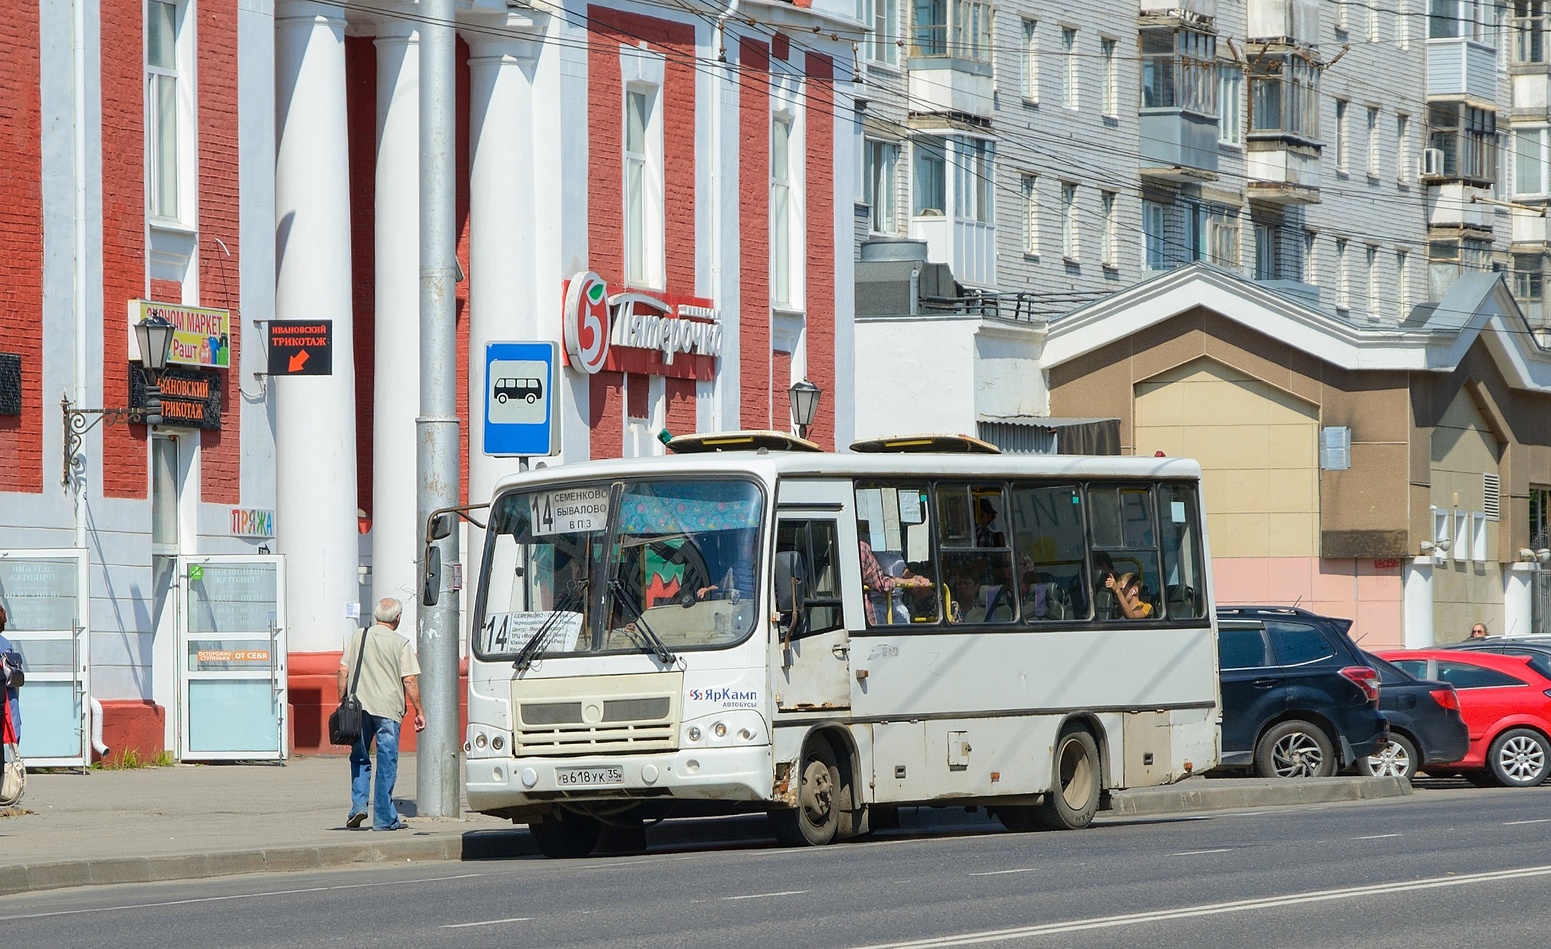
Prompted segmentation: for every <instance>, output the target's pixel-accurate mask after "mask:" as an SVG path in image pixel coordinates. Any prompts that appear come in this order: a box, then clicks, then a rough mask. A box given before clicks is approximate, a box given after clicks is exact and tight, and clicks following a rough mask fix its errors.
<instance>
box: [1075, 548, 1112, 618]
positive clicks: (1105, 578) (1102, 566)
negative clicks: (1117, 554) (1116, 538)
mask: <svg viewBox="0 0 1551 949" xmlns="http://www.w3.org/2000/svg"><path fill="white" fill-rule="evenodd" d="M1114 577H1115V562H1114V561H1113V560H1111V559H1110V556H1109V554H1107V553H1104V552H1103V551H1100V552H1098V553H1096V554H1094V555H1093V588H1092V591H1091V592H1090V590H1089V588H1088V585H1087V583H1086V582H1084V580H1083V577H1082V574H1081V573H1079V574H1077V575H1076V576H1074V577H1072V582H1071V595H1072V597H1071V598H1072V615H1073V616H1074V617H1076V618H1079V619H1087V618H1089V617H1090V616H1091V617H1092V618H1093V619H1114V618H1115V617H1114V616H1113V615H1112V614H1113V613H1115V612H1116V610H1115V596H1114V594H1113V593H1111V592H1110V588H1109V582H1110V581H1111V580H1112V579H1114ZM1090 606H1091V607H1092V612H1091V613H1090V612H1089V607H1090Z"/></svg>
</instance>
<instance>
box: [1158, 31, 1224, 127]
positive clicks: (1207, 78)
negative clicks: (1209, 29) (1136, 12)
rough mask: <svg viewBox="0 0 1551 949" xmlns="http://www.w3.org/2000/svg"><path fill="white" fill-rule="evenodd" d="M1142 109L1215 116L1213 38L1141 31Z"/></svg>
mask: <svg viewBox="0 0 1551 949" xmlns="http://www.w3.org/2000/svg"><path fill="white" fill-rule="evenodd" d="M1140 42H1141V50H1142V108H1144V109H1182V110H1184V111H1187V112H1194V113H1196V114H1198V115H1205V116H1215V115H1216V114H1217V76H1216V69H1217V62H1216V60H1217V36H1216V34H1214V33H1203V32H1200V31H1198V30H1189V29H1183V28H1172V27H1145V28H1143V29H1142V31H1141V40H1140Z"/></svg>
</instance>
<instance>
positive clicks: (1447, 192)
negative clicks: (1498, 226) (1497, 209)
mask: <svg viewBox="0 0 1551 949" xmlns="http://www.w3.org/2000/svg"><path fill="white" fill-rule="evenodd" d="M1426 194H1427V226H1428V227H1429V228H1469V229H1471V230H1475V231H1485V232H1488V233H1490V232H1491V230H1492V206H1491V205H1490V204H1486V203H1484V202H1480V201H1477V200H1476V198H1477V197H1478V196H1479V197H1484V198H1489V197H1491V192H1490V190H1489V189H1487V188H1479V187H1476V186H1474V185H1470V184H1466V183H1465V182H1462V181H1442V182H1438V183H1436V184H1434V185H1432V186H1431V187H1429V188H1428V189H1427V193H1426Z"/></svg>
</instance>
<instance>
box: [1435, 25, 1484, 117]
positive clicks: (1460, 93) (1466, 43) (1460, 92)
mask: <svg viewBox="0 0 1551 949" xmlns="http://www.w3.org/2000/svg"><path fill="white" fill-rule="evenodd" d="M1427 96H1428V98H1444V97H1464V98H1466V99H1473V100H1475V101H1476V102H1483V103H1487V104H1491V103H1494V102H1496V101H1497V53H1496V51H1495V50H1493V49H1492V47H1490V46H1487V45H1485V44H1483V43H1477V42H1474V41H1473V40H1467V39H1458V38H1453V37H1445V38H1443V39H1430V40H1428V41H1427Z"/></svg>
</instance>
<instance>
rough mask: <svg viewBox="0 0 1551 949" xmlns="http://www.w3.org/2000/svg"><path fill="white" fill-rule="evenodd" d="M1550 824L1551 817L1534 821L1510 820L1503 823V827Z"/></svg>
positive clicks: (1538, 818)
mask: <svg viewBox="0 0 1551 949" xmlns="http://www.w3.org/2000/svg"><path fill="white" fill-rule="evenodd" d="M1546 823H1551V817H1537V818H1535V819H1534V820H1510V821H1504V822H1503V826H1504V827H1517V826H1519V825H1520V824H1546Z"/></svg>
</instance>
